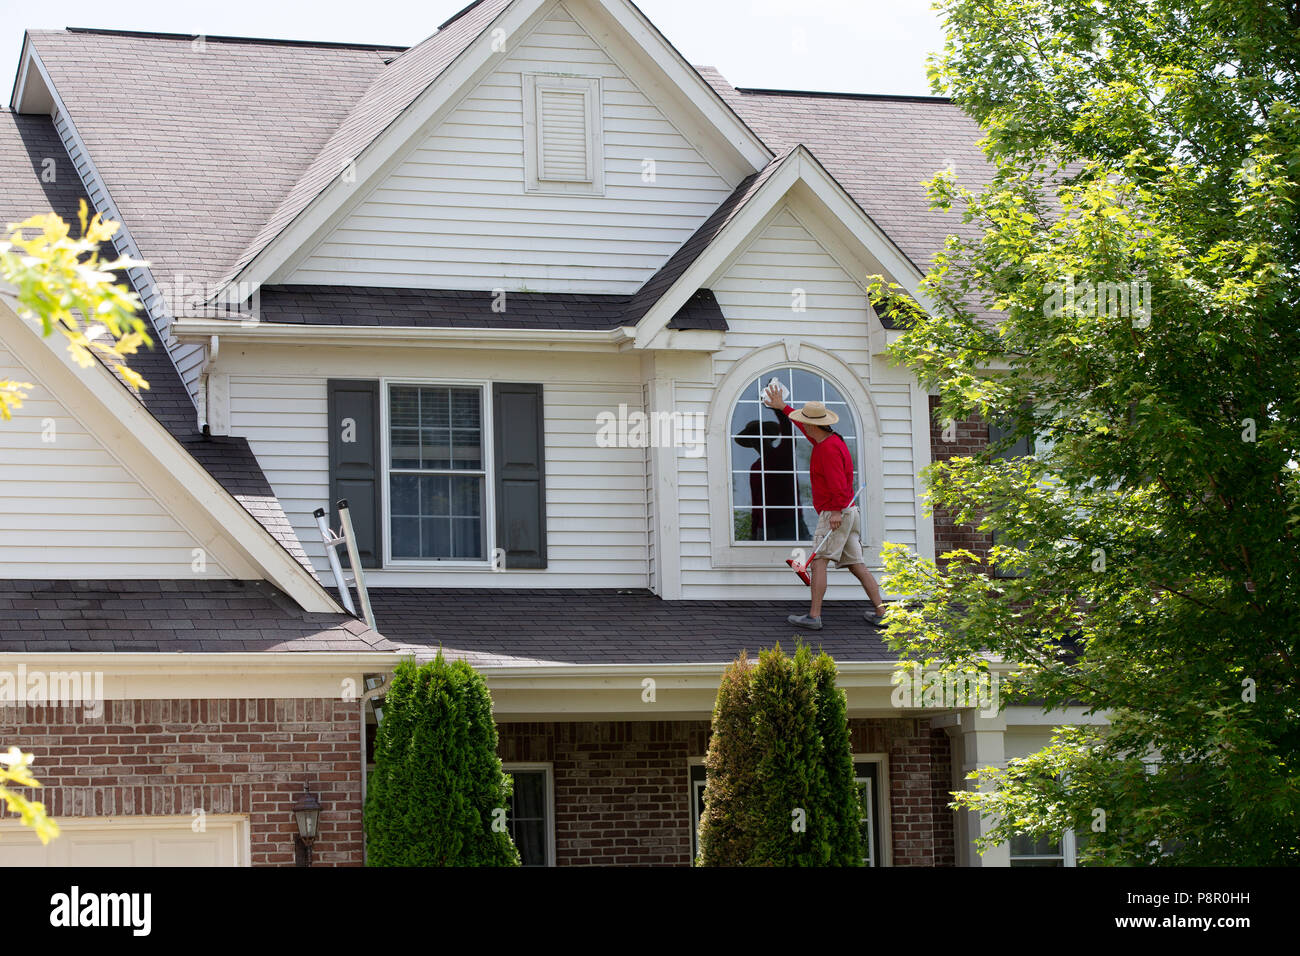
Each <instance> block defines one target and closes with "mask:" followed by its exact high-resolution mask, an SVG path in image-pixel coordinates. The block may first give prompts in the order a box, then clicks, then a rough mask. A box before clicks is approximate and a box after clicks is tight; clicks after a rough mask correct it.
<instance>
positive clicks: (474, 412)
mask: <svg viewBox="0 0 1300 956" xmlns="http://www.w3.org/2000/svg"><path fill="white" fill-rule="evenodd" d="M482 401H483V392H482V389H481V388H479V387H477V386H468V387H466V386H450V385H433V386H426V385H420V386H414V385H393V386H390V388H389V422H388V424H389V456H388V457H389V475H388V482H389V529H390V536H389V537H390V541H389V548H390V552H391V554H392V557H393V558H394V559H397V560H482V559H483V557H484V554H485V552H486V544H485V541H484V535H485V523H484V520H483V511H484V496H485V494H486V483H487V481H486V479H487V472H486V470H485V467H484V459H483V450H482V443H483V427H482Z"/></svg>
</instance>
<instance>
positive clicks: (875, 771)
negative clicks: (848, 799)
mask: <svg viewBox="0 0 1300 956" xmlns="http://www.w3.org/2000/svg"><path fill="white" fill-rule="evenodd" d="M853 779H854V782H855V783H857V785H858V806H859V807H860V808H861V811H862V817H861V819H860V820H859V821H858V832H859V834H861V839H862V865H863V866H881V865H882V864H881V852H880V847H881V845H882V844H881V842H880V810H879V807H880V765H879V764H878V763H876V762H875V761H854V764H853Z"/></svg>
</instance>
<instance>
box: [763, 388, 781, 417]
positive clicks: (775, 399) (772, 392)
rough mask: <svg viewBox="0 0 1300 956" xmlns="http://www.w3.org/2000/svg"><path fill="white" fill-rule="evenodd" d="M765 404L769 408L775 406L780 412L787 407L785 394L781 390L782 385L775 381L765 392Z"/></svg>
mask: <svg viewBox="0 0 1300 956" xmlns="http://www.w3.org/2000/svg"><path fill="white" fill-rule="evenodd" d="M763 404H764V405H766V406H767V407H768V408H775V409H776V410H777V411H778V412H779V411H781V410H782V409H783V408H785V395H784V394H783V393H782V392H781V386H780V385H777V384H776V383H775V382H773V383H772V384H771V385H769V386H768V387H767V390H766V391H765V392H763Z"/></svg>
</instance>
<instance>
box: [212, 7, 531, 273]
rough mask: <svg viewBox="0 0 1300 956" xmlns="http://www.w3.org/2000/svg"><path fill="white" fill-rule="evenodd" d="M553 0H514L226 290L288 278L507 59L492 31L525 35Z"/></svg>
mask: <svg viewBox="0 0 1300 956" xmlns="http://www.w3.org/2000/svg"><path fill="white" fill-rule="evenodd" d="M551 2H553V0H516V2H515V3H512V4H510V5H509V6H508V7H506V9H505V10H503V11H501V13H499V14H498V15H497V18H496V19H495V20H493V21H492V22H491V23H489V24H487V25H486V26H485V27H484V28H483V30H482V31H481V32H480V33H479V35H478V36H477V37H476V38H475V39H474V40H473V41H472V42H471V43H470V44H469V45H468V46H467V47H466V48H465V49H464V50H462V51H461V52H460V55H459V56H458V57H456V59H455V60H453V61H452V62H451V64H450V65H448V66H447V67H446V68H445V69H444V70H443V71H442V72H441V73H439V74H438V76H437V77H436V78H435V79H434V80H433V82H432V83H430V84H429V85H428V86H426V87H425V88H424V90H423V91H422V92H421V93H420V94H419V95H418V96H417V97H416V98H415V99H414V100H413V101H412V102H411V103H410V105H409V106H407V108H406V109H405V110H404V111H403V112H402V113H401V114H399V115H398V117H397V118H396V119H394V120H393V121H392V122H391V123H390V124H389V125H388V126H387V128H385V129H384V131H383V132H381V133H380V134H379V135H378V136H376V137H375V138H374V139H373V140H371V141H370V143H368V144H367V145H366V146H365V147H364V148H362V150H361V152H360V153H359V154H358V155H357V156H355V157H353V158H352V164H351V165H352V171H353V172H354V173H355V178H354V181H352V182H344V181H343V176H342V174H343V170H342V169H340V170H339V171H338V173H336V175H335V177H334V179H333V180H332V181H331V182H330V184H329V185H328V186H326V187H325V188H324V189H322V190H321V191H320V192H319V193H317V194H316V196H315V197H314V198H313V199H312V200H311V202H309V203H308V204H307V205H306V207H305V208H303V209H302V210H301V211H300V212H299V213H298V215H297V216H295V217H294V219H293V220H292V221H291V222H290V223H289V224H288V225H287V226H285V227H284V229H282V230H281V231H280V233H279V234H278V235H276V236H275V238H273V239H272V240H271V241H270V242H268V243H267V244H266V246H265V247H264V248H263V249H262V250H261V251H260V252H258V254H257V255H256V256H254V257H253V258H252V259H251V260H250V261H249V262H248V264H247V265H245V266H244V268H243V269H241V270H240V271H239V272H238V274H236V275H235V276H233V277H232V278H231V279H230V281H229V283H228V284H229V285H236V284H240V283H248V284H251V285H253V286H254V287H256V286H261V285H266V284H268V283H271V282H272V281H274V279H276V278H278V277H282V276H284V275H287V274H288V273H289V272H291V271H292V267H293V266H294V265H296V263H297V261H299V260H301V259H304V258H306V257H307V256H308V255H309V254H310V253H311V252H312V251H313V250H314V249H315V248H316V246H317V245H318V244H319V243H320V242H321V241H322V240H323V239H324V238H325V236H326V235H328V234H329V232H330V231H331V230H333V228H334V227H335V226H336V225H337V224H338V222H339V221H340V220H342V219H343V218H344V217H345V216H346V214H347V213H348V211H349V210H350V209H351V208H352V206H353V205H354V204H355V203H356V202H358V201H360V199H361V198H362V197H364V196H365V195H367V194H368V193H369V191H370V189H371V188H372V187H373V186H374V185H375V183H376V182H378V180H379V179H380V177H382V176H383V175H385V174H386V173H387V172H388V171H389V170H391V169H392V168H394V167H395V166H397V164H398V163H399V162H400V161H401V160H402V158H403V157H404V156H405V155H406V153H407V152H408V151H409V150H410V148H411V144H412V143H413V141H414V140H415V139H416V138H417V137H422V136H424V135H425V134H427V133H429V132H432V130H433V129H434V128H436V127H437V126H438V125H439V124H440V123H441V122H442V120H443V119H444V118H445V117H446V116H447V115H449V114H450V113H451V112H452V110H454V109H455V107H456V106H457V104H458V103H459V102H460V100H461V99H462V97H463V96H464V94H465V93H466V92H468V90H469V89H470V88H471V85H472V84H473V83H475V82H476V81H477V80H478V78H479V73H480V72H484V71H486V70H487V69H489V68H490V67H491V65H492V64H493V63H494V62H495V61H496V60H497V59H499V58H502V57H504V56H506V55H507V53H508V51H509V50H511V49H513V48H514V44H513V43H512V44H510V46H509V47H507V48H503V49H502V50H499V51H495V50H493V49H492V43H491V42H490V41H489V40H488V39H487V38H489V37H491V36H492V34H493V33H494V32H495V31H496V30H498V29H499V30H503V31H504V35H505V36H506V37H510V38H515V37H522V36H526V35H527V34H528V32H530V31H531V29H532V27H533V26H534V23H533V21H534V20H537V21H539V22H540V19H541V15H542V14H543V13H545V12H546V11H547V10H548V9H549V7H550V4H551Z"/></svg>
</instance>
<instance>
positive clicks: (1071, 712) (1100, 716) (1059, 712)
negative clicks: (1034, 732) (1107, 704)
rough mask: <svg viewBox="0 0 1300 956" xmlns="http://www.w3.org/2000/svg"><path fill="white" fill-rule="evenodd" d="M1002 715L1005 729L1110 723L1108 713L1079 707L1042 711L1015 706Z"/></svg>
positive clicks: (1037, 708)
mask: <svg viewBox="0 0 1300 956" xmlns="http://www.w3.org/2000/svg"><path fill="white" fill-rule="evenodd" d="M1004 713H1005V714H1006V718H1007V727H1060V726H1063V725H1066V724H1070V725H1091V726H1098V727H1100V726H1105V725H1107V724H1109V723H1110V711H1107V710H1098V711H1093V712H1091V713H1089V711H1088V708H1086V707H1079V706H1072V707H1058V708H1056V709H1054V710H1043V709H1042V708H1041V707H1026V706H1023V705H1016V706H1013V707H1008V708H1007V709H1006V710H1005V711H1004Z"/></svg>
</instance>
